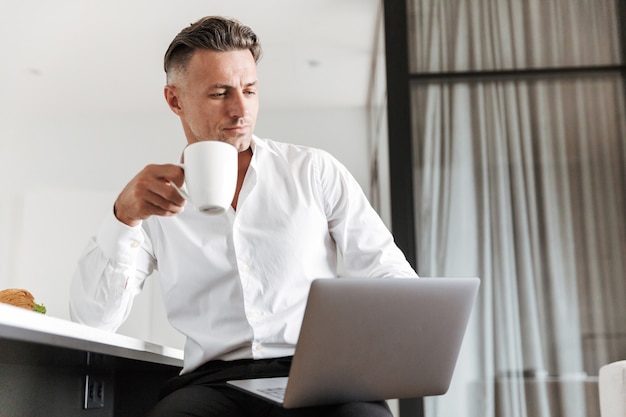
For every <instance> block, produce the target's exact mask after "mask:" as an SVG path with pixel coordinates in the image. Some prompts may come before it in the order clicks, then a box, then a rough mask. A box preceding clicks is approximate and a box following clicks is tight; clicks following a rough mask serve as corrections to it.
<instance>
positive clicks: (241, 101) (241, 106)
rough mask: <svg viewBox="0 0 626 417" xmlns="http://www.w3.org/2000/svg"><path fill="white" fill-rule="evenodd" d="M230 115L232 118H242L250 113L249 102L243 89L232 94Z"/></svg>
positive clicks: (229, 108) (229, 107)
mask: <svg viewBox="0 0 626 417" xmlns="http://www.w3.org/2000/svg"><path fill="white" fill-rule="evenodd" d="M228 112H229V116H230V117H232V118H242V117H245V116H246V114H248V113H249V112H248V103H247V102H246V96H245V95H244V93H243V92H242V91H238V92H237V93H234V94H231V96H230V102H229V106H228Z"/></svg>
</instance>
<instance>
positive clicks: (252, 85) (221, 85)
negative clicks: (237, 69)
mask: <svg viewBox="0 0 626 417" xmlns="http://www.w3.org/2000/svg"><path fill="white" fill-rule="evenodd" d="M257 84H258V81H251V82H249V83H246V84H244V86H243V87H244V88H248V87H254V86H256V85H257ZM211 88H212V89H214V88H223V89H229V88H235V87H233V86H232V85H229V84H221V83H217V84H213V85H212V86H211Z"/></svg>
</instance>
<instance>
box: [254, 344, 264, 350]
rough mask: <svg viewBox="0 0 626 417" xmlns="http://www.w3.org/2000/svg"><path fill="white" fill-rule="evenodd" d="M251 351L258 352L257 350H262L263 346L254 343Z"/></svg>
mask: <svg viewBox="0 0 626 417" xmlns="http://www.w3.org/2000/svg"><path fill="white" fill-rule="evenodd" d="M253 349H254V350H256V351H257V352H258V351H259V350H261V349H263V345H262V344H261V343H255V344H254V345H253Z"/></svg>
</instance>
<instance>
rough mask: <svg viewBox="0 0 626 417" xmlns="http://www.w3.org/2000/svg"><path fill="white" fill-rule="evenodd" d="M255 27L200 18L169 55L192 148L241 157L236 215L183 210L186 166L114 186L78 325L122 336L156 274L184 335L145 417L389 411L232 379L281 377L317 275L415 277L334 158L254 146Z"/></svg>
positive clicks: (84, 272) (174, 101) (176, 101)
mask: <svg viewBox="0 0 626 417" xmlns="http://www.w3.org/2000/svg"><path fill="white" fill-rule="evenodd" d="M260 55H261V46H260V43H259V41H258V39H257V37H256V35H255V34H254V32H252V30H250V28H248V27H246V26H244V25H242V24H240V23H239V22H237V21H234V20H231V19H224V18H220V17H207V18H204V19H201V20H200V21H198V22H196V23H194V24H192V25H191V26H190V27H188V28H186V29H183V30H182V31H181V33H179V34H178V35H177V36H176V38H175V39H174V40H173V41H172V43H171V45H170V47H169V49H168V50H167V52H166V54H165V72H166V74H167V85H166V86H165V90H164V92H165V99H166V101H167V103H168V105H169V107H170V108H171V109H172V111H173V112H174V113H176V114H177V115H178V116H179V118H180V120H181V123H182V126H183V131H184V133H185V136H186V138H187V142H188V143H190V144H191V143H194V142H198V141H205V140H218V141H224V142H227V143H230V144H231V145H233V146H235V148H237V150H238V151H239V154H238V157H239V174H238V181H237V191H236V193H235V195H234V198H233V201H232V208H231V209H230V210H229V211H227V212H226V213H224V214H220V215H212V216H211V215H206V214H202V213H200V212H198V211H197V210H195V209H194V208H193V207H185V201H184V200H183V198H182V197H181V196H180V195H179V194H178V193H177V191H176V190H175V188H174V187H173V186H172V184H175V185H177V186H181V185H182V184H183V182H184V172H183V170H182V169H181V168H180V167H179V166H177V165H174V164H166V165H149V166H147V167H146V168H144V169H143V170H142V171H141V172H140V173H139V174H137V176H136V177H135V178H133V179H132V180H131V181H130V182H129V183H128V185H127V186H126V187H125V188H124V189H123V190H122V192H121V193H120V195H119V196H118V198H117V200H116V201H115V204H114V209H113V210H112V212H111V213H110V215H109V217H108V218H107V219H106V220H105V223H104V224H103V226H102V228H101V229H100V231H99V233H98V234H97V236H96V237H95V238H94V239H92V241H91V242H90V244H89V246H88V248H87V250H86V252H85V254H84V255H83V257H82V258H81V260H80V262H79V266H78V269H77V272H76V275H75V278H74V280H73V284H72V297H71V300H72V301H71V306H70V311H71V315H72V317H73V319H74V320H77V321H79V322H83V323H86V324H89V325H92V326H97V327H100V328H105V329H109V330H112V331H114V330H116V329H117V328H118V327H119V325H120V324H121V323H122V322H123V321H124V320H125V318H126V317H127V316H128V313H129V312H130V308H131V305H132V301H133V297H134V296H135V295H136V294H137V293H138V292H139V291H140V290H141V288H142V286H143V282H144V280H145V279H146V277H147V276H148V275H150V274H151V273H152V272H153V271H154V270H156V269H158V271H159V276H160V279H161V287H162V290H163V297H164V301H165V306H166V310H167V314H168V319H169V321H170V322H171V324H172V325H173V326H174V327H175V328H176V329H178V330H179V331H181V332H182V333H183V334H184V335H185V336H186V337H187V341H186V345H185V361H184V367H183V370H182V373H181V376H180V377H178V378H176V379H174V380H173V381H172V382H171V383H170V384H169V385H168V386H167V387H166V388H165V390H164V393H163V398H162V399H161V401H160V402H159V404H157V406H156V407H155V409H154V410H153V411H152V414H151V415H152V416H168V417H172V416H178V415H181V416H182V415H185V416H187V415H193V416H220V417H227V416H231V415H232V416H247V415H249V416H262V415H272V416H279V415H281V416H283V415H284V416H316V415H321V416H333V415H336V416H346V417H347V416H357V415H358V416H361V417H363V416H389V415H390V414H389V410H388V409H387V407H386V406H385V404H384V403H382V402H381V403H355V404H345V405H339V406H332V407H319V408H315V407H314V408H307V409H299V410H291V411H289V410H284V409H282V408H280V407H276V406H273V405H270V404H269V403H266V402H264V401H262V400H257V399H255V398H252V397H250V396H247V395H246V394H243V393H240V392H237V391H234V390H232V389H230V388H228V387H227V386H225V384H224V382H225V381H226V380H228V379H236V378H245V377H248V376H249V375H252V374H254V375H255V376H286V375H287V373H288V371H289V364H290V357H291V355H293V352H294V346H295V343H296V341H297V337H298V333H299V329H300V324H301V320H302V315H303V312H304V306H305V303H306V297H307V294H308V289H309V286H310V284H311V281H312V280H313V279H315V278H336V277H337V263H338V255H337V252H338V251H339V252H340V253H341V255H342V258H343V262H344V269H345V271H346V273H347V274H348V275H351V276H360V277H400V276H403V277H416V274H415V271H414V270H413V269H412V268H411V267H410V265H409V264H408V263H407V261H406V259H405V257H404V255H403V254H402V253H401V251H400V250H399V249H398V248H397V247H396V245H395V244H394V242H393V238H392V236H391V234H390V233H389V231H388V230H387V229H386V228H385V226H384V224H383V223H382V221H381V220H380V218H379V217H378V215H377V214H376V213H375V212H374V210H373V209H372V208H371V206H370V205H369V203H368V202H367V200H366V198H365V196H364V195H363V193H362V191H361V189H360V188H359V186H358V184H357V182H356V181H355V180H354V178H353V177H352V176H351V175H350V174H349V173H348V172H347V170H346V169H345V168H344V167H343V166H342V165H341V164H340V163H338V162H337V161H336V160H335V159H334V158H332V157H331V156H330V155H329V154H327V153H325V152H323V151H320V150H316V149H311V148H305V147H300V146H294V145H289V144H285V143H279V142H275V141H272V140H267V139H260V138H258V137H256V136H255V135H254V134H253V132H254V126H255V121H256V117H257V113H258V110H259V98H258V91H259V81H258V79H257V71H256V63H257V61H258V59H259V58H260Z"/></svg>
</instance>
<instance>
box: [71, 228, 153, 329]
mask: <svg viewBox="0 0 626 417" xmlns="http://www.w3.org/2000/svg"><path fill="white" fill-rule="evenodd" d="M142 241H143V236H142V233H141V231H140V230H139V228H128V227H127V226H122V225H120V224H119V223H118V222H117V220H116V219H113V218H107V219H106V220H105V223H104V224H103V226H102V228H101V230H100V232H99V233H98V236H97V237H96V238H92V239H91V240H90V241H89V243H88V245H87V248H86V249H85V251H84V253H83V255H82V256H81V258H80V260H79V262H78V265H77V268H76V271H75V272H74V276H73V279H72V284H71V290H70V317H71V318H72V320H74V321H77V322H80V323H84V324H87V325H90V326H94V327H98V328H102V329H106V330H110V331H115V330H117V329H118V328H119V326H120V325H121V324H122V323H123V322H124V321H125V320H126V318H127V317H128V315H129V314H130V310H131V307H132V304H133V299H134V297H135V296H136V295H137V294H138V293H139V292H140V291H141V289H142V287H143V282H144V279H145V278H146V277H147V276H148V275H149V273H150V272H151V270H152V264H153V263H152V262H151V261H150V257H149V256H148V254H147V253H146V251H145V248H143V247H142V245H141V244H142V243H143V242H142Z"/></svg>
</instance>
